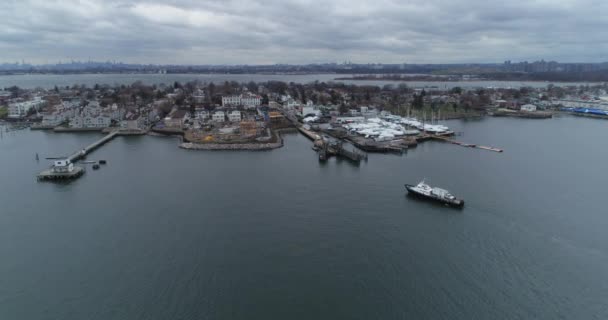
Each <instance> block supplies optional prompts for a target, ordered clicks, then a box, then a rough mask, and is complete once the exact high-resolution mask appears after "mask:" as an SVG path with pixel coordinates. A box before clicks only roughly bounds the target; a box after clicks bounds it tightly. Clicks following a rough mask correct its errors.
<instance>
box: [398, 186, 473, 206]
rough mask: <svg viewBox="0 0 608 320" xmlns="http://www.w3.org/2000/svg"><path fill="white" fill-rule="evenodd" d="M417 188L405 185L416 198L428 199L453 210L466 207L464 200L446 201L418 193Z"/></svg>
mask: <svg viewBox="0 0 608 320" xmlns="http://www.w3.org/2000/svg"><path fill="white" fill-rule="evenodd" d="M414 187H415V186H413V185H411V184H406V185H405V189H407V192H408V193H409V194H411V195H413V196H416V197H418V198H421V199H426V200H429V201H433V202H437V203H442V204H444V205H447V206H450V207H452V208H462V207H464V200H462V199H453V200H450V199H444V198H441V197H437V196H434V195H428V194H424V193H422V192H419V191H417V190H416V189H414Z"/></svg>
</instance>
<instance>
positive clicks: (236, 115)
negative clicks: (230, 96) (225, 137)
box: [228, 110, 241, 122]
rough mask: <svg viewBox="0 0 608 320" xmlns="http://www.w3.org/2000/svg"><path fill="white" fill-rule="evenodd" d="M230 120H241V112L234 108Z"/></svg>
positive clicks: (229, 116)
mask: <svg viewBox="0 0 608 320" xmlns="http://www.w3.org/2000/svg"><path fill="white" fill-rule="evenodd" d="M228 121H230V122H241V112H240V111H238V110H234V111H232V112H230V113H229V114H228Z"/></svg>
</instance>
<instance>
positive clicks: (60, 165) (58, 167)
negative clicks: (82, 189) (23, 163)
mask: <svg viewBox="0 0 608 320" xmlns="http://www.w3.org/2000/svg"><path fill="white" fill-rule="evenodd" d="M117 135H120V132H119V131H112V132H110V133H109V134H107V135H106V136H104V137H103V138H101V139H99V140H97V141H95V142H93V143H91V144H90V145H88V146H86V147H84V148H83V149H82V150H80V151H77V152H75V153H73V154H72V155H71V156H69V157H67V158H65V159H61V160H59V161H55V164H54V165H52V166H51V167H50V168H49V169H46V170H44V171H42V172H40V173H39V174H38V180H40V181H49V180H51V181H61V180H72V179H76V178H79V177H80V176H82V175H83V174H84V172H85V170H84V168H82V167H77V166H75V165H74V163H75V162H76V161H78V160H80V159H82V158H84V157H85V156H86V155H87V154H89V153H91V152H93V151H94V150H95V149H97V148H99V147H101V146H102V145H104V144H106V143H107V142H108V141H110V140H112V139H114V137H116V136H117ZM94 169H95V168H94Z"/></svg>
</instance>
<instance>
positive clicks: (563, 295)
mask: <svg viewBox="0 0 608 320" xmlns="http://www.w3.org/2000/svg"><path fill="white" fill-rule="evenodd" d="M446 124H447V125H448V126H450V128H452V129H454V130H455V131H456V132H463V134H462V135H461V136H458V137H457V139H458V140H459V141H463V142H466V143H475V144H480V145H488V146H496V147H500V148H502V149H504V150H505V152H504V153H495V152H489V151H485V150H478V149H470V148H463V147H460V146H456V145H451V144H447V143H441V142H434V141H429V142H425V143H422V144H420V145H419V146H418V147H417V148H415V149H411V150H409V151H408V152H407V153H405V154H403V155H401V156H400V155H392V154H371V155H370V156H369V160H368V161H367V162H362V163H361V164H360V165H353V164H351V163H350V162H348V161H343V160H340V159H335V158H333V159H331V160H329V161H327V162H326V163H319V162H318V160H317V155H316V153H314V151H312V150H311V142H310V141H309V140H308V139H306V138H304V137H303V136H301V135H300V134H298V133H293V134H286V135H285V145H284V147H283V148H280V149H276V150H273V151H264V152H239V151H236V152H229V151H213V152H206V151H189V150H183V149H179V148H178V147H177V144H178V141H177V140H176V139H174V138H166V137H152V136H139V137H117V138H116V139H114V140H113V141H111V142H109V143H108V144H106V145H104V146H103V147H101V148H100V149H98V150H96V151H95V152H93V153H91V154H90V155H88V156H87V160H99V159H104V160H107V162H108V164H107V165H105V166H102V167H101V169H100V170H95V171H93V170H91V168H90V167H89V168H88V170H87V173H86V174H85V175H84V176H83V177H81V178H80V179H78V180H76V181H74V182H72V183H68V184H66V183H62V184H57V183H40V182H37V181H36V178H35V176H36V174H37V173H38V172H40V171H41V170H43V169H44V168H46V167H48V165H49V164H50V160H45V157H56V156H62V155H68V154H71V153H72V152H74V151H76V150H79V149H80V148H82V147H83V146H86V145H88V144H90V143H91V142H93V141H95V140H97V139H99V138H100V137H101V136H102V135H101V134H95V133H85V134H73V133H52V132H44V131H29V130H20V131H9V132H7V131H6V130H5V128H3V127H2V128H0V129H2V132H3V133H2V136H1V138H0V186H1V188H0V257H1V261H2V263H0V319H66V320H69V319H100V320H101V319H125V320H126V319H463V320H464V319H466V320H469V319H606V318H608V303H606V301H607V300H606V297H608V268H607V267H606V266H608V232H606V230H607V229H608V214H607V212H608V210H606V203H605V199H606V197H605V193H606V181H608V173H607V171H606V170H605V168H606V161H607V159H608V148H606V142H605V140H604V139H602V137H605V136H606V129H607V128H608V122H606V121H605V120H598V119H588V118H576V117H569V116H564V117H556V118H553V119H546V120H531V119H510V118H487V119H482V120H473V121H465V120H454V121H449V122H447V123H446ZM0 126H1V125H0ZM36 153H38V154H39V155H40V159H39V160H38V161H37V160H36V158H35V157H36ZM85 166H86V165H85ZM422 179H426V182H427V183H429V184H431V185H433V186H439V187H443V188H446V189H448V190H450V191H451V192H452V193H454V194H455V195H456V196H458V197H461V198H463V199H465V201H466V206H465V208H464V209H463V210H453V209H449V208H446V207H443V206H441V205H437V204H434V203H429V202H425V201H421V200H418V199H412V198H410V197H407V196H406V195H405V189H404V184H405V183H410V184H415V183H417V182H419V181H420V180H422Z"/></svg>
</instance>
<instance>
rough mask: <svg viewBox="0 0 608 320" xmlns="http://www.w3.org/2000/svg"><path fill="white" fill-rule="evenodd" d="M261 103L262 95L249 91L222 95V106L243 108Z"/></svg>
mask: <svg viewBox="0 0 608 320" xmlns="http://www.w3.org/2000/svg"><path fill="white" fill-rule="evenodd" d="M261 104H262V97H261V96H259V95H255V94H250V93H247V94H241V95H233V96H223V97H222V105H223V106H244V107H245V108H255V107H257V106H259V105H261Z"/></svg>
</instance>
